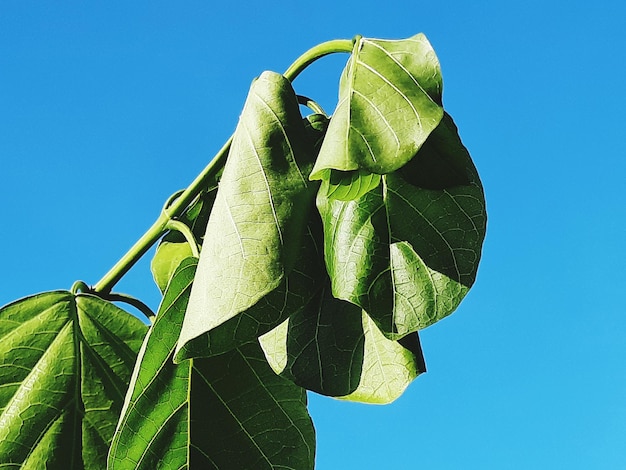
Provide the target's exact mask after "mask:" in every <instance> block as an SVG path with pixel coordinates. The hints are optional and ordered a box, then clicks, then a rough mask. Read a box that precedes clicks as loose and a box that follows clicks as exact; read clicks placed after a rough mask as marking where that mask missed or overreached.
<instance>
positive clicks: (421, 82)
mask: <svg viewBox="0 0 626 470" xmlns="http://www.w3.org/2000/svg"><path fill="white" fill-rule="evenodd" d="M441 92H442V78H441V70H440V66H439V61H438V59H437V56H436V55H435V52H434V50H433V48H432V47H431V45H430V43H429V42H428V40H427V39H426V37H425V36H424V35H423V34H418V35H416V36H413V37H411V38H408V39H403V40H382V39H368V38H358V40H357V41H356V43H355V46H354V50H353V52H352V55H351V56H350V59H349V60H348V64H347V65H346V68H345V69H344V71H343V73H342V76H341V81H340V83H339V101H338V103H337V107H336V109H335V112H334V114H333V116H332V118H331V120H330V124H329V126H328V132H327V134H326V138H325V139H324V143H323V144H322V148H321V149H320V154H319V157H318V159H317V161H316V163H315V167H314V168H313V170H312V172H311V176H310V178H311V179H313V180H317V179H323V180H328V179H329V178H330V175H331V170H340V171H357V170H363V171H365V172H367V173H377V174H386V173H390V172H392V171H395V170H397V169H398V168H400V167H402V166H404V165H405V164H406V163H407V162H408V161H409V160H410V159H411V158H413V156H414V155H415V154H416V152H417V151H418V150H419V149H420V148H421V146H422V145H423V143H424V142H425V141H426V139H427V138H428V136H429V135H430V133H431V132H432V131H433V130H434V129H435V128H436V127H437V125H438V124H439V122H440V121H441V118H442V116H443V108H442V106H441Z"/></svg>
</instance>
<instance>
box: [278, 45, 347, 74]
mask: <svg viewBox="0 0 626 470" xmlns="http://www.w3.org/2000/svg"><path fill="white" fill-rule="evenodd" d="M353 47H354V41H353V40H352V39H335V40H333V41H327V42H323V43H322V44H318V45H317V46H315V47H312V48H311V49H309V50H308V51H306V52H305V53H304V54H302V55H301V56H300V57H298V58H297V59H296V61H295V62H294V63H293V64H291V66H290V67H289V68H288V69H287V71H286V72H285V73H284V74H283V75H284V76H285V78H286V79H287V80H289V81H290V82H293V81H294V80H295V78H296V77H297V76H298V75H300V73H301V72H302V71H303V70H304V69H305V68H307V67H308V66H309V65H311V64H312V63H313V62H315V61H316V60H317V59H321V58H322V57H324V56H327V55H328V54H334V53H337V52H347V53H350V52H352V49H353Z"/></svg>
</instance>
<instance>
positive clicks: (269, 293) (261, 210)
mask: <svg viewBox="0 0 626 470" xmlns="http://www.w3.org/2000/svg"><path fill="white" fill-rule="evenodd" d="M315 137H316V136H315ZM315 140H316V139H315V138H313V137H312V136H311V133H310V131H309V130H308V128H307V126H306V125H305V123H304V121H303V120H302V117H301V115H300V110H299V105H298V101H297V98H296V95H295V93H294V91H293V88H292V87H291V84H290V83H289V81H287V80H286V79H285V78H284V77H283V76H282V75H279V74H276V73H272V72H264V73H263V74H262V75H261V76H260V77H259V78H258V79H257V80H256V81H255V82H254V83H253V85H252V87H251V89H250V93H249V95H248V98H247V100H246V104H245V107H244V110H243V112H242V115H241V118H240V121H239V124H238V126H237V129H236V131H235V134H234V137H233V143H232V145H231V149H230V153H229V156H228V160H227V162H226V165H225V168H224V173H223V175H222V178H221V180H220V186H219V189H218V192H217V197H216V200H215V204H214V206H213V211H212V213H211V217H210V219H209V222H208V224H207V228H206V233H205V236H204V244H203V246H202V251H201V254H200V262H199V267H198V273H197V275H196V279H195V281H194V284H193V288H192V291H191V297H190V300H189V305H188V307H187V312H186V315H185V320H184V322H183V327H182V330H181V336H180V340H179V343H178V349H177V356H176V357H177V360H181V359H184V358H190V357H204V356H211V355H215V354H220V353H222V352H225V351H228V350H229V349H232V348H234V347H237V346H238V345H240V344H244V343H246V342H250V341H252V340H255V339H256V338H257V337H258V336H259V335H261V334H263V333H265V332H267V331H269V330H270V329H272V328H273V327H275V326H276V325H278V324H279V323H281V322H282V321H283V320H284V319H285V318H286V317H287V316H288V315H289V314H290V313H291V312H293V311H294V310H297V309H299V308H302V307H303V305H304V304H305V303H306V301H307V300H308V299H309V298H310V297H311V296H312V295H313V294H314V293H315V291H316V290H317V282H316V280H317V279H318V278H319V277H320V275H321V273H322V272H323V266H321V264H322V263H320V262H319V255H318V252H317V249H316V246H315V244H314V242H313V241H312V236H311V234H310V231H311V230H312V228H311V227H310V226H309V222H310V219H311V218H310V214H311V213H313V212H314V211H312V210H311V209H312V208H313V206H314V203H313V201H314V198H315V191H316V189H317V185H316V184H311V183H309V182H308V179H307V178H308V175H309V172H310V169H311V167H312V165H313V160H314V158H315Z"/></svg>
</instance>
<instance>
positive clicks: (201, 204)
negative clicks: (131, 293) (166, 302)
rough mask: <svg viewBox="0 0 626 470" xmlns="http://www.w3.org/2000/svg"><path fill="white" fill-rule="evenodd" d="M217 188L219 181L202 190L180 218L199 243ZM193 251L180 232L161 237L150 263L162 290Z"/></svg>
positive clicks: (157, 283)
mask: <svg viewBox="0 0 626 470" xmlns="http://www.w3.org/2000/svg"><path fill="white" fill-rule="evenodd" d="M220 175H221V174H220ZM216 190H217V182H214V183H212V184H210V185H209V189H208V190H207V191H204V192H202V193H201V194H200V196H199V197H198V198H197V199H196V200H195V201H194V203H193V204H192V205H191V207H190V208H189V209H188V210H187V211H186V212H185V214H184V215H183V216H182V217H180V218H179V219H178V220H180V221H181V222H182V223H184V224H186V225H187V226H188V227H189V228H190V229H191V232H192V233H193V235H194V237H195V239H196V241H197V242H198V243H199V244H202V238H203V236H204V231H205V230H206V224H207V222H208V220H209V216H210V214H211V209H212V208H213V203H214V202H215V195H216V193H217V191H216ZM192 253H193V252H192V250H191V247H190V246H189V243H188V242H187V240H186V239H185V237H184V236H183V235H181V234H180V233H179V232H176V231H172V232H169V233H167V234H166V235H165V236H164V237H163V238H162V239H161V241H160V242H159V245H158V246H157V249H156V252H155V254H154V257H153V258H152V262H151V264H150V270H151V271H152V276H153V277H154V282H155V283H156V285H157V286H158V287H159V289H160V290H161V292H165V288H166V287H167V283H168V282H169V281H170V279H171V278H172V276H173V275H174V271H176V268H177V267H178V265H179V264H180V263H181V261H182V260H184V259H185V258H188V257H190V256H192Z"/></svg>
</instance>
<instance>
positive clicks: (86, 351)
mask: <svg viewBox="0 0 626 470" xmlns="http://www.w3.org/2000/svg"><path fill="white" fill-rule="evenodd" d="M146 328H147V327H146V326H145V325H144V324H143V323H142V322H141V321H139V320H138V319H137V318H135V317H133V316H132V315H130V314H129V313H126V312H124V311H123V310H120V309H119V308H118V307H116V306H115V305H114V304H111V303H109V302H106V301H104V300H101V299H99V298H98V297H94V296H92V295H87V294H77V295H74V294H72V293H70V292H67V291H54V292H47V293H43V294H38V295H35V296H32V297H27V298H25V299H22V300H19V301H17V302H14V303H12V304H9V305H7V306H5V307H3V308H2V309H0V358H1V359H0V467H2V468H23V469H37V470H39V469H42V468H48V469H64V470H73V469H96V468H104V467H105V465H106V455H107V451H108V449H109V444H110V442H111V439H112V437H113V432H114V430H115V424H116V423H117V420H118V417H119V412H120V410H121V408H122V404H123V401H124V395H125V393H126V389H127V386H128V382H129V379H130V375H131V371H132V370H133V366H134V364H135V358H136V355H137V351H138V350H139V347H140V345H141V341H142V339H143V336H144V334H145V332H146Z"/></svg>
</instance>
